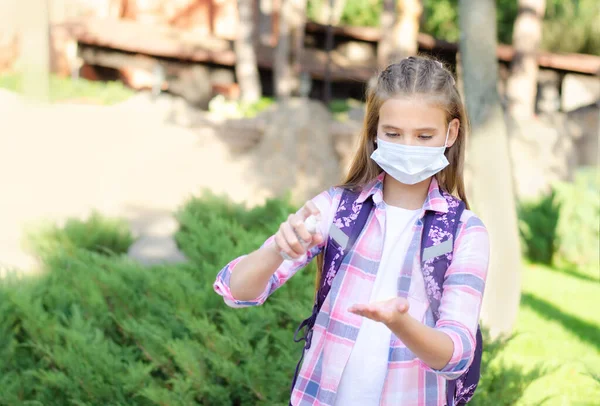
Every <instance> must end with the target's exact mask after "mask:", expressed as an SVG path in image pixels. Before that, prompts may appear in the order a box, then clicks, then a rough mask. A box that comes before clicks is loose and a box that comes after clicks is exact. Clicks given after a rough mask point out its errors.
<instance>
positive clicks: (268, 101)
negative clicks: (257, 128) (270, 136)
mask: <svg viewBox="0 0 600 406" xmlns="http://www.w3.org/2000/svg"><path fill="white" fill-rule="evenodd" d="M274 102H275V99H273V98H272V97H261V98H260V99H259V100H258V101H257V102H254V103H247V102H243V101H237V100H227V99H226V98H225V96H223V95H217V96H215V97H214V98H213V99H212V100H211V101H210V103H209V105H208V109H209V110H210V111H211V112H213V113H217V114H219V115H221V116H222V117H225V118H252V117H256V115H258V113H260V112H261V111H263V110H265V109H267V108H268V107H269V106H271V105H272V104H273V103H274Z"/></svg>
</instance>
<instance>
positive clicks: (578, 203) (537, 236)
mask: <svg viewBox="0 0 600 406" xmlns="http://www.w3.org/2000/svg"><path fill="white" fill-rule="evenodd" d="M599 189H600V181H599V177H598V174H597V171H596V170H595V168H589V169H583V170H581V171H579V172H578V173H577V174H576V176H575V180H574V182H559V183H557V184H555V185H554V187H553V190H552V192H551V193H550V194H548V195H546V196H542V197H541V198H540V199H538V200H536V201H531V202H525V203H521V204H519V228H520V234H521V242H522V246H523V248H524V251H525V255H526V256H527V258H528V259H529V260H531V261H532V262H538V263H543V264H552V261H553V259H555V254H557V255H558V256H559V257H560V259H561V260H564V261H567V262H570V263H573V264H576V265H583V266H589V265H596V266H597V264H598V256H599V253H598V249H599V247H600V227H599V225H600V197H599V196H598V190H599Z"/></svg>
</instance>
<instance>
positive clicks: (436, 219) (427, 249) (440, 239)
mask: <svg viewBox="0 0 600 406" xmlns="http://www.w3.org/2000/svg"><path fill="white" fill-rule="evenodd" d="M443 196H444V198H445V199H446V200H447V201H448V213H437V212H434V211H428V212H427V213H426V214H425V217H424V219H423V234H422V237H421V269H422V271H423V276H424V277H425V278H427V277H432V278H429V279H428V280H429V282H428V285H427V289H426V290H427V297H428V299H429V303H430V306H431V310H432V312H433V318H434V320H435V321H436V322H437V320H438V319H439V318H440V312H439V307H440V301H441V299H442V292H443V286H444V279H445V276H446V271H447V270H448V267H449V266H450V263H451V262H452V257H453V255H454V243H455V241H456V238H457V237H458V226H459V224H460V219H461V217H462V214H463V212H464V211H465V209H466V206H465V203H464V202H462V201H460V200H458V199H456V198H455V197H453V196H451V195H449V194H447V193H443ZM426 280H427V279H426ZM482 351H483V344H482V336H481V330H480V329H479V327H478V328H477V335H476V342H475V353H474V356H473V362H472V363H471V366H470V367H469V368H468V369H467V371H466V372H465V373H464V374H462V375H461V376H460V377H458V378H457V379H455V380H448V381H447V382H446V404H447V405H448V406H455V405H464V404H466V403H467V402H469V401H470V400H471V398H472V397H473V394H474V392H475V389H476V388H477V384H478V382H479V376H480V366H481V355H482Z"/></svg>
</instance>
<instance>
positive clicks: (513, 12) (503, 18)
mask: <svg viewBox="0 0 600 406" xmlns="http://www.w3.org/2000/svg"><path fill="white" fill-rule="evenodd" d="M324 1H327V0H309V1H308V9H307V10H308V16H309V18H311V19H313V20H314V19H316V15H317V14H316V13H317V12H318V10H319V9H320V6H321V4H323V2H324ZM496 4H497V7H496V13H497V24H498V41H499V42H500V43H505V44H511V43H512V35H513V26H514V22H515V19H516V17H517V13H518V11H519V7H518V1H517V0H497V1H496ZM546 4H547V5H546V14H545V16H544V21H543V26H542V30H543V34H542V45H541V46H542V49H545V50H548V51H552V52H580V53H589V54H597V55H600V24H598V23H597V22H598V21H599V20H600V2H598V1H597V0H578V1H573V0H547V2H546ZM382 5H383V1H382V0H347V1H346V6H345V8H344V12H343V15H342V20H341V24H343V25H352V26H369V27H378V26H379V24H380V15H381V11H382V9H383V6H382ZM421 31H423V32H425V33H427V34H431V35H433V36H434V37H436V38H439V39H443V40H446V41H453V42H457V41H458V40H459V39H460V27H459V24H458V0H425V1H424V2H423V17H422V18H421Z"/></svg>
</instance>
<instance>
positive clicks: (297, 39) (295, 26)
mask: <svg viewBox="0 0 600 406" xmlns="http://www.w3.org/2000/svg"><path fill="white" fill-rule="evenodd" d="M291 5H292V7H291V16H290V24H291V34H292V65H293V67H292V74H293V89H294V92H298V91H299V88H300V76H301V75H302V60H303V58H304V33H305V31H306V29H305V26H306V0H291Z"/></svg>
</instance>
